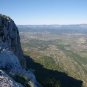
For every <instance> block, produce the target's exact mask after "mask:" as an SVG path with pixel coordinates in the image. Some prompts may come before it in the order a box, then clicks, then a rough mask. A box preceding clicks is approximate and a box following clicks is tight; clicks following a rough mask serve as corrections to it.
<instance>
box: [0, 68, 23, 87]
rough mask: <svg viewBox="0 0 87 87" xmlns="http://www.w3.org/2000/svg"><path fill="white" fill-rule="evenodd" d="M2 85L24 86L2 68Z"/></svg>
mask: <svg viewBox="0 0 87 87" xmlns="http://www.w3.org/2000/svg"><path fill="white" fill-rule="evenodd" d="M0 87H24V86H23V85H21V84H20V83H17V82H15V81H14V80H13V79H12V78H11V77H10V76H8V75H7V74H6V73H5V72H4V71H2V70H0Z"/></svg>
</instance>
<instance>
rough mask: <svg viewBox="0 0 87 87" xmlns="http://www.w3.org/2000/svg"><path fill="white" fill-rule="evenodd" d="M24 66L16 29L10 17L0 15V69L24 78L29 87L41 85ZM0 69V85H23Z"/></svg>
mask: <svg viewBox="0 0 87 87" xmlns="http://www.w3.org/2000/svg"><path fill="white" fill-rule="evenodd" d="M25 67H26V61H25V59H24V57H23V53H22V50H21V45H20V37H19V32H18V29H17V27H16V25H15V23H14V21H13V20H12V19H11V18H9V17H7V16H5V15H0V69H2V70H4V71H5V72H7V73H8V74H9V75H12V76H21V77H23V78H26V79H27V80H26V81H27V83H28V84H29V85H30V87H41V85H40V84H39V83H38V82H37V80H36V78H35V75H34V74H33V73H32V71H31V70H28V71H26V70H25ZM2 70H0V87H24V86H22V85H21V84H19V83H17V82H16V81H14V80H13V79H12V78H11V77H10V76H8V75H7V74H6V73H5V72H4V71H2Z"/></svg>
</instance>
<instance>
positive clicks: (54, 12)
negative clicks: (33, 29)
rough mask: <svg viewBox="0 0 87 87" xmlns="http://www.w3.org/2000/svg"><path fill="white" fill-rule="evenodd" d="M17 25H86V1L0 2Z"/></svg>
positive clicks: (41, 0) (24, 0)
mask: <svg viewBox="0 0 87 87" xmlns="http://www.w3.org/2000/svg"><path fill="white" fill-rule="evenodd" d="M0 13H1V14H4V15H7V16H9V17H11V18H12V19H13V20H14V22H15V23H16V24H17V25H44V24H46V25H50V24H60V25H63V24H64V25H68V24H87V0H0Z"/></svg>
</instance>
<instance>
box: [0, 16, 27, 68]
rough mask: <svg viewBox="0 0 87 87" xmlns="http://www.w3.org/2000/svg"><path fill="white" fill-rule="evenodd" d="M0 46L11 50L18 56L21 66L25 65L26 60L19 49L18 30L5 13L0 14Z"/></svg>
mask: <svg viewBox="0 0 87 87" xmlns="http://www.w3.org/2000/svg"><path fill="white" fill-rule="evenodd" d="M0 47H1V48H2V49H8V50H11V51H12V52H13V53H14V54H15V55H16V56H17V57H18V58H19V60H20V63H21V65H22V67H26V61H25V59H24V57H23V52H22V50H21V44H20V37H19V31H18V29H17V27H16V25H15V23H14V21H13V20H12V19H11V18H10V17H8V16H5V15H0Z"/></svg>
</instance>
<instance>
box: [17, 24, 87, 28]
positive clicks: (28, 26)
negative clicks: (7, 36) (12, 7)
mask: <svg viewBox="0 0 87 87" xmlns="http://www.w3.org/2000/svg"><path fill="white" fill-rule="evenodd" d="M17 27H18V28H30V27H40V28H42V27H46V28H47V27H49V28H53V27H55V28H87V24H72V25H57V24H54V25H17Z"/></svg>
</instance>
